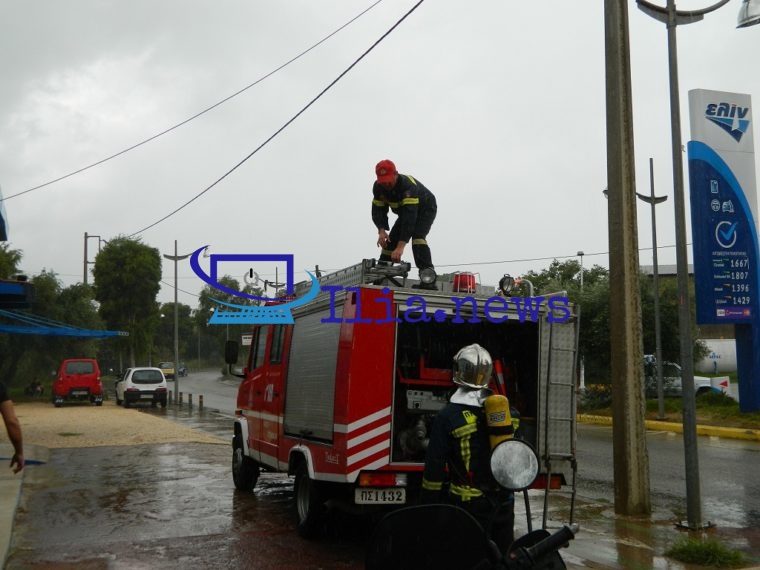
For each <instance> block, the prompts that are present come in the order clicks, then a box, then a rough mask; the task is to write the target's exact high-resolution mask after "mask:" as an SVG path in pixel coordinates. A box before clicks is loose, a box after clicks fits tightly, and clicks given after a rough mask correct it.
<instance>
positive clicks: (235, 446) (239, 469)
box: [232, 434, 259, 491]
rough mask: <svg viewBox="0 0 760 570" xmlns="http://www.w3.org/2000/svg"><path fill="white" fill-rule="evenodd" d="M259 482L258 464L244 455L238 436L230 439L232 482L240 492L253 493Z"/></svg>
mask: <svg viewBox="0 0 760 570" xmlns="http://www.w3.org/2000/svg"><path fill="white" fill-rule="evenodd" d="M258 480H259V464H258V463H256V462H255V461H254V460H253V459H251V458H250V457H248V456H247V455H245V453H244V450H243V442H242V441H241V439H240V435H239V434H238V435H235V437H233V438H232V481H233V482H234V483H235V488H236V489H238V490H240V491H253V488H254V487H255V486H256V482H257V481H258Z"/></svg>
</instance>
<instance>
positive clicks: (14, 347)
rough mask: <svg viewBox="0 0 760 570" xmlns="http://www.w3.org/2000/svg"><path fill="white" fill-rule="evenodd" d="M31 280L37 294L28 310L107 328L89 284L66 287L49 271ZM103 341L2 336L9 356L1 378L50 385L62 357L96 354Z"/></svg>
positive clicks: (1, 349) (0, 346) (0, 348)
mask: <svg viewBox="0 0 760 570" xmlns="http://www.w3.org/2000/svg"><path fill="white" fill-rule="evenodd" d="M0 257H2V256H1V255H0ZM30 283H32V285H33V286H34V291H35V297H34V302H33V303H32V306H31V307H30V308H29V309H26V311H25V312H27V313H29V314H32V315H37V316H39V317H42V318H44V319H49V320H52V321H58V322H64V323H66V324H68V325H72V326H75V327H81V328H87V329H100V328H103V325H102V322H101V321H100V319H99V317H98V314H97V310H96V308H95V305H94V304H93V298H92V291H91V289H90V288H89V287H87V286H84V285H81V284H77V285H72V286H71V287H67V288H65V289H64V288H63V287H62V285H61V282H60V280H59V279H58V277H57V276H56V274H55V273H53V272H52V271H46V270H43V271H42V273H40V274H39V275H36V276H34V277H32V278H31V279H30ZM99 342H101V341H98V340H95V339H88V338H80V337H72V336H50V335H26V334H23V335H22V334H11V335H1V336H0V353H2V354H3V355H5V357H4V358H3V359H2V361H0V377H2V378H5V379H7V380H6V381H7V382H8V384H10V385H13V386H27V385H28V384H29V383H30V382H32V381H33V380H38V381H40V382H41V383H42V384H43V385H45V386H48V385H49V383H50V380H51V377H52V376H51V373H52V372H53V371H54V370H56V369H57V368H58V364H59V363H60V361H61V360H63V359H64V358H74V357H79V356H82V357H95V356H96V355H97V352H98V348H99Z"/></svg>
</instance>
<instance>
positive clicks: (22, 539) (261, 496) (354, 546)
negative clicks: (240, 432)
mask: <svg viewBox="0 0 760 570" xmlns="http://www.w3.org/2000/svg"><path fill="white" fill-rule="evenodd" d="M140 412H141V413H153V414H157V415H162V414H165V415H166V416H167V417H168V418H169V419H173V420H175V421H181V422H183V423H189V424H190V425H193V426H194V427H201V428H202V429H204V430H206V431H209V432H211V433H215V434H216V435H223V436H225V437H226V436H227V435H228V434H229V433H230V421H231V420H230V419H229V418H228V417H225V416H223V415H221V414H218V413H214V412H208V413H205V412H204V413H200V414H199V413H198V412H197V411H196V412H195V413H194V414H192V415H190V414H188V413H186V412H183V411H181V410H180V411H176V410H174V409H172V408H168V409H167V410H151V409H149V408H148V409H143V410H140ZM230 454H231V448H230V447H229V446H228V445H221V444H220V445H214V444H199V443H184V444H176V443H175V444H157V445H138V446H130V447H127V446H120V447H99V448H84V449H60V450H52V451H51V457H50V461H49V463H47V464H46V465H41V466H36V467H35V469H34V470H33V471H32V470H29V471H28V472H27V474H26V479H25V481H24V488H23V494H22V497H21V502H20V505H19V509H18V512H17V515H16V521H15V528H14V536H13V544H12V546H11V552H10V555H9V557H8V561H7V564H6V568H7V569H9V570H14V569H27V568H44V569H51V570H53V569H69V568H77V569H84V570H90V569H101V568H102V569H105V568H108V569H127V568H128V569H143V568H145V569H148V568H150V569H179V568H182V569H186V568H253V569H269V568H272V569H274V568H277V569H279V570H285V569H291V568H292V569H299V570H300V569H321V568H325V569H327V568H331V569H333V568H334V569H347V570H348V569H360V568H363V567H364V544H365V542H366V540H367V539H368V537H369V532H370V531H369V525H368V522H367V521H363V520H361V519H356V518H353V517H347V516H345V515H343V516H336V517H333V518H332V519H331V521H330V523H329V524H328V525H327V527H326V528H325V536H324V537H323V538H322V539H321V540H319V541H305V540H303V539H301V538H299V536H298V534H297V532H296V530H295V522H294V515H293V487H292V480H291V479H289V478H288V477H286V476H283V475H274V474H263V475H262V478H261V480H260V482H259V485H258V486H257V489H256V493H255V494H253V493H241V492H239V491H236V490H235V489H234V486H233V484H232V477H231V473H230Z"/></svg>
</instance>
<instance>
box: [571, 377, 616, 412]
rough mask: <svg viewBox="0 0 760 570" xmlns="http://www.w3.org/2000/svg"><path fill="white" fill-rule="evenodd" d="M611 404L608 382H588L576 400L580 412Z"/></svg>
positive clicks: (607, 406) (610, 387)
mask: <svg viewBox="0 0 760 570" xmlns="http://www.w3.org/2000/svg"><path fill="white" fill-rule="evenodd" d="M611 405H612V386H610V385H609V384H588V385H587V386H586V389H585V390H584V391H583V392H581V393H580V398H579V400H578V410H579V411H580V412H582V413H583V412H589V411H592V410H600V409H604V408H609V407H610V406H611Z"/></svg>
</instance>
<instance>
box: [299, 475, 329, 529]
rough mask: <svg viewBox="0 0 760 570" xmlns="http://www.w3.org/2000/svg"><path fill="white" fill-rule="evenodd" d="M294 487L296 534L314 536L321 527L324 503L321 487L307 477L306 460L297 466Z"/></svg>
mask: <svg viewBox="0 0 760 570" xmlns="http://www.w3.org/2000/svg"><path fill="white" fill-rule="evenodd" d="M294 487H295V489H294V490H295V503H296V520H297V522H298V534H299V535H301V537H302V538H314V537H316V536H318V535H319V532H320V530H321V529H322V521H323V520H324V517H325V504H324V497H323V492H322V487H321V485H320V484H319V483H318V482H317V481H314V480H312V479H310V478H309V469H308V467H307V466H306V462H303V463H301V465H299V466H298V469H297V471H296V481H295V485H294Z"/></svg>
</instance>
